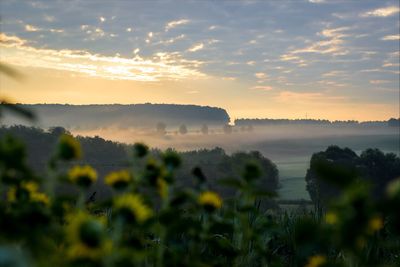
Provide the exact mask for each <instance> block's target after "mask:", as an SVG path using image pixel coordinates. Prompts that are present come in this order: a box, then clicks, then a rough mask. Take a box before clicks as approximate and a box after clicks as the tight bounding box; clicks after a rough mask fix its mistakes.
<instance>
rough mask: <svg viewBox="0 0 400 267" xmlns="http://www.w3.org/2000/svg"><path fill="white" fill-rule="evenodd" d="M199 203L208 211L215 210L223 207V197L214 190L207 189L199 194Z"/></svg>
mask: <svg viewBox="0 0 400 267" xmlns="http://www.w3.org/2000/svg"><path fill="white" fill-rule="evenodd" d="M198 203H199V204H200V205H201V206H203V207H204V208H205V209H206V210H208V211H214V210H216V209H219V208H221V206H222V199H221V197H220V196H219V195H218V194H217V193H215V192H212V191H205V192H202V193H201V194H200V195H199V198H198Z"/></svg>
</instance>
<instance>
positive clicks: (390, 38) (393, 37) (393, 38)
mask: <svg viewBox="0 0 400 267" xmlns="http://www.w3.org/2000/svg"><path fill="white" fill-rule="evenodd" d="M381 40H384V41H399V40H400V34H395V35H386V36H384V37H382V38H381Z"/></svg>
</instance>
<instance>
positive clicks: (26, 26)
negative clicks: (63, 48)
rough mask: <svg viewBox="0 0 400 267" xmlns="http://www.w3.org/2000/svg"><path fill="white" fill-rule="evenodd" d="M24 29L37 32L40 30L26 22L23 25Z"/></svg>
mask: <svg viewBox="0 0 400 267" xmlns="http://www.w3.org/2000/svg"><path fill="white" fill-rule="evenodd" d="M25 31H27V32H37V31H41V29H40V28H38V27H35V26H33V25H31V24H26V25H25Z"/></svg>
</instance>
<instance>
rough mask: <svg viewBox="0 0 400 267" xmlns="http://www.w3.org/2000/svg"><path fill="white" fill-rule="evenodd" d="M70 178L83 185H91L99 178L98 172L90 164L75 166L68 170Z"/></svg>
mask: <svg viewBox="0 0 400 267" xmlns="http://www.w3.org/2000/svg"><path fill="white" fill-rule="evenodd" d="M68 178H69V180H70V181H71V182H72V183H74V184H77V185H80V186H82V187H89V186H90V185H91V184H92V183H94V182H95V181H96V180H97V172H96V170H95V169H93V168H92V167H90V166H89V165H84V166H75V167H73V168H72V169H70V170H69V172H68Z"/></svg>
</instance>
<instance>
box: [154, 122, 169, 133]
mask: <svg viewBox="0 0 400 267" xmlns="http://www.w3.org/2000/svg"><path fill="white" fill-rule="evenodd" d="M156 130H157V134H159V135H165V134H166V133H167V125H165V123H163V122H159V123H157V126H156Z"/></svg>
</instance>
